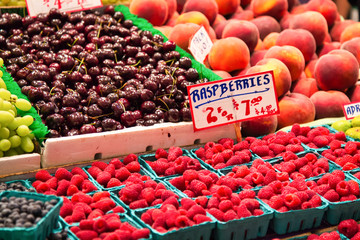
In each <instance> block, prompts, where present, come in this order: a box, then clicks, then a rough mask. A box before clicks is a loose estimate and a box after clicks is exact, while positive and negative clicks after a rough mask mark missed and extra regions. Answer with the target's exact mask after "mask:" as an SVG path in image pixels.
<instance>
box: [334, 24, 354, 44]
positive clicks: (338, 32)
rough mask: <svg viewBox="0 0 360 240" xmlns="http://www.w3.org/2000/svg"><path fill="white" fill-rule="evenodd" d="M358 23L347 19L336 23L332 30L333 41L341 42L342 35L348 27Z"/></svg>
mask: <svg viewBox="0 0 360 240" xmlns="http://www.w3.org/2000/svg"><path fill="white" fill-rule="evenodd" d="M354 23H356V22H355V21H354V20H351V19H346V20H344V21H336V22H335V24H334V26H333V27H332V28H331V31H330V36H331V39H332V40H333V41H337V42H340V36H341V33H342V32H343V31H344V29H345V28H346V27H347V26H350V25H351V24H354Z"/></svg>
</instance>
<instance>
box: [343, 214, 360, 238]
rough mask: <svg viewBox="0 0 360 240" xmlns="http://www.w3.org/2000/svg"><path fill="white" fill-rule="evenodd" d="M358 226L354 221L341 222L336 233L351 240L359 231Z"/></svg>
mask: <svg viewBox="0 0 360 240" xmlns="http://www.w3.org/2000/svg"><path fill="white" fill-rule="evenodd" d="M358 229H359V228H358V224H357V222H356V221H355V220H354V219H347V220H343V221H341V222H340V223H339V225H338V231H339V232H340V233H341V234H344V235H345V236H346V237H348V238H352V237H353V236H354V235H355V234H356V233H357V232H358V231H359V230H358Z"/></svg>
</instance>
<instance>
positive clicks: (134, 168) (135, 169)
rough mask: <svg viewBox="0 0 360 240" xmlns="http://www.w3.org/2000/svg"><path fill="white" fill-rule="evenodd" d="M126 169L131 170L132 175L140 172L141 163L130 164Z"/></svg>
mask: <svg viewBox="0 0 360 240" xmlns="http://www.w3.org/2000/svg"><path fill="white" fill-rule="evenodd" d="M125 167H126V168H127V169H128V170H129V172H131V173H134V172H140V164H139V162H137V161H133V162H130V163H128V164H126V166H125Z"/></svg>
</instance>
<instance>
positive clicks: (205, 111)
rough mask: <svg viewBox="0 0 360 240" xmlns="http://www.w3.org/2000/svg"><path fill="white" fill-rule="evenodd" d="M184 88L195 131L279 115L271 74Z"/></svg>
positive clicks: (266, 73) (235, 78)
mask: <svg viewBox="0 0 360 240" xmlns="http://www.w3.org/2000/svg"><path fill="white" fill-rule="evenodd" d="M187 89H188V93H189V103H190V109H191V114H192V119H193V125H194V130H195V131H198V130H202V129H207V128H211V127H215V126H222V125H225V124H229V123H235V122H239V121H244V120H249V119H253V118H258V117H261V116H268V115H274V114H279V113H280V111H279V104H278V101H277V95H276V90H275V83H274V75H273V72H272V71H268V72H262V73H258V74H253V75H245V76H241V77H234V78H229V79H223V80H219V81H214V82H207V83H201V84H196V85H192V86H188V87H187Z"/></svg>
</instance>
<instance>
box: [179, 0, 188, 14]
mask: <svg viewBox="0 0 360 240" xmlns="http://www.w3.org/2000/svg"><path fill="white" fill-rule="evenodd" d="M186 1H187V0H176V11H177V12H178V13H181V12H182V10H183V8H184V5H185V2H186Z"/></svg>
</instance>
